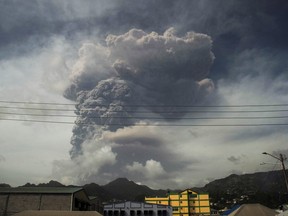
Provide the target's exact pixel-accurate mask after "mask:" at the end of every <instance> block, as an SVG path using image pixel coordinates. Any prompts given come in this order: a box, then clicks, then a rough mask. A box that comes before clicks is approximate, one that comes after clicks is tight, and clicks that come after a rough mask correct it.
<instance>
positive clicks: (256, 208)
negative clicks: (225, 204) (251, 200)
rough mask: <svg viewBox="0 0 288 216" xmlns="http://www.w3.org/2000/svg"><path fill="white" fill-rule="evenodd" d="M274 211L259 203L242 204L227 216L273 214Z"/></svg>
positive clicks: (267, 215) (264, 215)
mask: <svg viewBox="0 0 288 216" xmlns="http://www.w3.org/2000/svg"><path fill="white" fill-rule="evenodd" d="M276 214H277V212H276V211H274V210H273V209H270V208H268V207H266V206H263V205H261V204H243V205H241V206H240V207H239V208H238V209H236V210H235V211H234V212H232V213H231V214H229V216H255V215H257V216H275V215H276Z"/></svg>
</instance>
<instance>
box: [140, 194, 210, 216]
mask: <svg viewBox="0 0 288 216" xmlns="http://www.w3.org/2000/svg"><path fill="white" fill-rule="evenodd" d="M145 202H147V203H151V204H163V205H170V206H172V208H173V216H192V215H210V201H209V194H208V193H201V194H200V193H196V192H194V191H192V190H184V191H182V192H180V193H168V194H167V196H166V197H145Z"/></svg>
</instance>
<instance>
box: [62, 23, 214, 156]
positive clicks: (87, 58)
mask: <svg viewBox="0 0 288 216" xmlns="http://www.w3.org/2000/svg"><path fill="white" fill-rule="evenodd" d="M211 49H212V41H211V38H210V37H209V36H207V35H205V34H199V33H194V32H188V33H187V34H186V35H185V36H183V37H178V36H176V34H175V32H174V29H173V28H170V29H168V30H166V31H165V32H164V33H163V35H162V34H158V33H156V32H151V33H146V32H144V31H143V30H140V29H131V30H130V31H128V32H127V33H125V34H122V35H108V36H107V38H106V45H100V44H91V43H90V44H84V45H83V46H82V48H81V49H80V51H79V59H78V61H77V62H76V64H75V66H74V67H73V70H72V73H71V84H70V86H69V87H68V88H67V89H66V91H65V93H64V95H65V97H66V98H68V99H72V100H75V101H76V102H77V106H76V109H77V111H76V114H77V115H78V117H77V120H76V124H75V126H74V129H73V137H72V139H71V144H72V146H73V147H72V150H71V157H72V158H75V157H77V155H81V154H82V153H83V149H82V145H83V143H85V142H87V141H88V140H90V141H92V140H93V141H94V142H96V143H95V145H97V142H100V141H99V139H100V138H101V135H102V132H103V131H112V132H116V131H117V130H118V129H119V128H124V127H127V126H133V125H135V124H137V123H138V122H140V121H142V122H143V121H144V122H145V121H146V122H147V121H148V122H149V121H151V120H148V118H147V120H145V116H147V114H145V113H146V112H148V113H149V115H150V116H151V115H158V116H159V115H160V116H162V117H163V118H164V119H165V118H167V120H168V117H171V115H172V114H171V112H172V111H173V110H175V109H176V108H175V106H181V105H184V106H185V105H194V104H197V103H200V102H202V101H203V99H204V98H205V97H206V96H207V95H209V94H210V93H211V92H213V89H214V84H213V82H212V81H211V80H210V79H207V76H208V75H209V70H210V67H211V65H212V63H213V60H214V55H213V53H212V52H211ZM173 106H174V107H173ZM163 109H165V112H162V111H163ZM184 114H185V113H182V114H178V115H177V116H176V117H181V116H183V115H184ZM173 115H174V117H175V115H176V114H173ZM139 116H141V120H140V119H137V117H139ZM120 160H121V159H120Z"/></svg>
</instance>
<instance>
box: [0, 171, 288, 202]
mask: <svg viewBox="0 0 288 216" xmlns="http://www.w3.org/2000/svg"><path fill="white" fill-rule="evenodd" d="M61 186H65V185H63V184H61V183H59V182H57V181H50V182H49V183H41V184H38V185H35V184H30V183H27V184H25V185H23V186H22V187H61ZM70 186H71V185H70ZM0 187H10V186H9V185H8V184H0ZM75 187H76V186H75ZM82 187H83V188H84V189H85V191H86V192H87V194H88V195H89V196H97V197H98V198H99V199H101V200H102V201H104V202H109V201H120V200H121V201H123V200H130V201H144V197H145V196H165V195H166V194H167V192H168V189H167V190H163V189H159V190H153V189H151V188H149V187H148V186H145V185H139V184H136V183H135V182H133V181H130V180H128V179H126V178H118V179H116V180H114V181H112V182H110V183H108V184H106V185H103V186H100V185H98V184H96V183H90V184H86V185H83V186H82ZM182 189H183V190H184V189H186V188H182ZM191 189H192V190H194V191H196V192H198V193H201V192H208V193H209V194H210V198H211V203H212V205H213V207H214V208H222V207H225V206H229V205H233V204H235V203H261V204H264V205H266V206H269V207H278V206H279V205H280V204H283V203H285V202H287V201H288V197H287V195H288V194H287V192H286V188H285V183H284V178H283V173H282V171H270V172H259V173H253V174H245V175H236V174H232V175H230V176H228V177H225V178H222V179H217V180H214V181H212V182H210V183H208V184H206V185H205V186H204V187H197V188H195V187H194V188H191ZM171 192H179V190H178V191H176V190H174V191H171Z"/></svg>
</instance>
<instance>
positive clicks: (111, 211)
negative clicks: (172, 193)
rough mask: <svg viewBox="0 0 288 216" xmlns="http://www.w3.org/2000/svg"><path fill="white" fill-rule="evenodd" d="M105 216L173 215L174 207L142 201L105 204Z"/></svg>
mask: <svg viewBox="0 0 288 216" xmlns="http://www.w3.org/2000/svg"><path fill="white" fill-rule="evenodd" d="M104 216H172V207H171V206H167V205H161V204H149V203H141V202H130V201H127V202H121V203H110V204H106V205H104Z"/></svg>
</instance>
